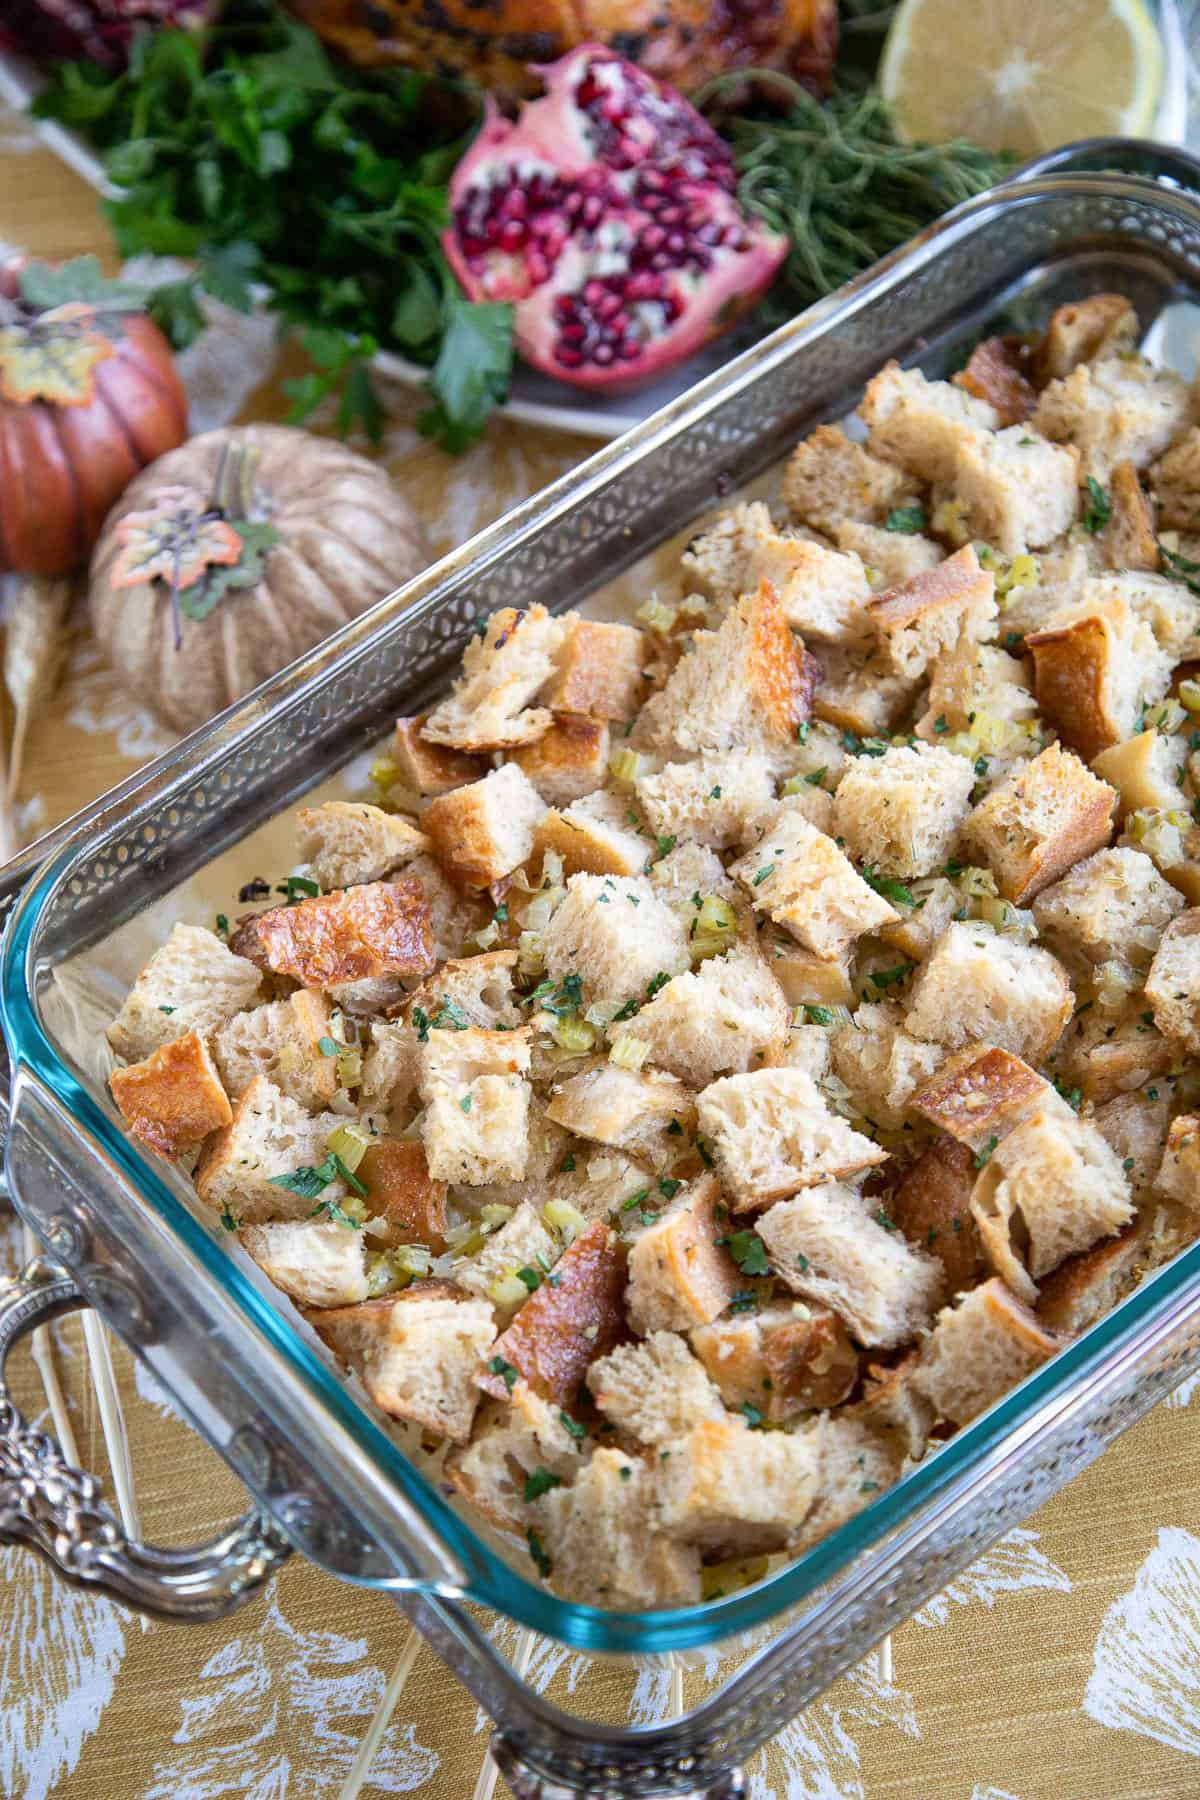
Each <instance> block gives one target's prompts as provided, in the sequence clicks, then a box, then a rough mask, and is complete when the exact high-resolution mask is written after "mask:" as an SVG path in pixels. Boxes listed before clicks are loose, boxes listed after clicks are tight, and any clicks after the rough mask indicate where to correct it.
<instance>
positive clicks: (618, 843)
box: [533, 790, 654, 875]
mask: <svg viewBox="0 0 1200 1800" xmlns="http://www.w3.org/2000/svg"><path fill="white" fill-rule="evenodd" d="M636 817H637V815H636V814H635V813H633V812H632V809H631V808H630V806H629V802H628V800H627V799H626V798H625V797H624V796H623V795H621V794H618V793H614V792H612V791H609V790H605V791H603V792H600V793H596V794H588V795H586V796H585V798H584V799H582V800H575V801H573V802H572V804H571V805H570V806H568V807H567V808H566V810H565V811H563V812H548V813H545V814H544V815H543V816H542V819H541V821H540V823H539V825H538V828H537V831H536V832H535V833H534V840H533V843H534V850H535V851H536V852H537V854H538V855H540V856H545V854H546V852H547V851H550V850H552V851H554V852H555V854H556V855H558V856H560V857H561V858H562V865H563V869H564V870H565V872H566V873H567V874H568V875H580V874H585V875H640V874H642V872H643V871H644V869H645V868H646V865H647V863H648V862H649V861H650V858H651V857H652V856H653V854H654V846H653V844H651V842H650V840H649V839H648V838H645V837H643V836H642V835H641V833H640V832H639V830H638V828H637V824H636ZM631 819H633V820H634V821H635V822H634V823H631V822H630V821H631Z"/></svg>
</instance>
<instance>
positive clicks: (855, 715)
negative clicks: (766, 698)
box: [813, 646, 919, 738]
mask: <svg viewBox="0 0 1200 1800" xmlns="http://www.w3.org/2000/svg"><path fill="white" fill-rule="evenodd" d="M818 661H819V664H820V667H821V672H822V679H821V684H820V686H819V687H818V689H817V692H816V695H815V696H814V699H813V717H814V718H817V719H819V720H821V722H822V724H824V725H826V726H832V727H833V728H834V729H835V730H836V731H837V732H839V733H841V732H850V733H852V734H853V735H854V736H855V737H864V738H865V737H879V736H881V735H885V734H886V733H887V732H889V731H891V729H892V727H893V725H895V723H896V722H897V720H898V719H899V718H900V717H901V715H902V714H904V713H906V712H907V711H908V709H909V707H910V705H911V704H912V701H913V698H914V696H915V694H916V691H917V688H918V686H919V682H918V680H917V679H915V678H914V679H910V678H909V677H908V676H906V675H888V674H886V673H885V672H884V671H883V670H882V669H881V668H880V667H879V665H878V660H877V659H874V658H872V659H870V660H867V661H864V660H863V659H862V658H861V657H860V656H859V654H858V653H857V652H854V653H848V652H846V651H844V650H840V649H836V648H833V647H830V648H828V649H827V648H825V647H824V646H822V648H821V653H820V656H819V658H818Z"/></svg>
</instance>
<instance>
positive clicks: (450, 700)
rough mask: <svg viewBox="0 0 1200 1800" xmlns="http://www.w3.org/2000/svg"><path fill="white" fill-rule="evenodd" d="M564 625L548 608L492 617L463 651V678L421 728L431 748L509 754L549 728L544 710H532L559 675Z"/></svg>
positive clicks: (507, 609) (505, 610) (509, 609)
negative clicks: (533, 701) (542, 691)
mask: <svg viewBox="0 0 1200 1800" xmlns="http://www.w3.org/2000/svg"><path fill="white" fill-rule="evenodd" d="M566 630H567V628H566V625H565V624H564V622H563V621H562V620H561V619H555V618H552V617H551V615H550V614H549V613H548V612H547V611H546V609H545V607H544V606H531V607H530V608H529V610H528V611H527V612H518V611H517V609H516V608H515V607H512V606H505V607H502V608H501V609H500V611H499V612H494V613H493V614H492V616H491V618H490V619H489V620H488V622H487V630H486V632H485V633H484V635H483V637H479V636H473V637H472V638H471V641H470V643H469V644H468V645H467V647H466V649H465V650H464V651H463V661H462V674H461V675H460V676H459V678H458V680H457V681H456V682H455V684H454V687H453V690H452V691H451V693H450V694H449V695H448V697H447V698H446V699H445V700H443V701H442V702H441V703H440V705H438V706H435V707H434V709H433V711H432V712H431V713H430V714H429V716H428V718H427V719H426V720H425V723H424V725H423V726H422V727H421V736H422V738H423V739H424V740H425V742H426V743H429V744H445V745H447V746H448V747H449V748H450V749H452V750H469V751H473V752H478V751H481V750H509V749H512V748H513V747H514V746H515V745H517V744H529V743H532V742H533V741H534V739H535V738H539V737H541V736H542V734H543V732H545V731H547V730H548V729H549V726H550V713H549V712H548V711H547V709H546V708H545V707H541V706H530V701H531V700H533V699H535V698H536V697H537V695H538V694H539V693H540V692H541V690H542V689H543V688H544V687H545V686H546V685H547V683H548V682H549V681H550V679H551V677H552V676H553V675H554V674H555V670H556V658H557V656H558V653H559V651H560V649H561V648H562V643H563V639H564V637H565V636H566Z"/></svg>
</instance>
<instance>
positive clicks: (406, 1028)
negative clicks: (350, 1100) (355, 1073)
mask: <svg viewBox="0 0 1200 1800" xmlns="http://www.w3.org/2000/svg"><path fill="white" fill-rule="evenodd" d="M370 1034H371V1035H370V1044H369V1048H368V1050H367V1053H366V1055H365V1056H364V1057H363V1065H362V1079H361V1081H360V1082H359V1087H358V1097H359V1101H360V1103H361V1104H362V1105H363V1106H367V1107H371V1108H373V1109H378V1110H379V1111H380V1112H383V1113H400V1112H402V1111H403V1110H404V1108H406V1107H407V1106H408V1104H409V1102H410V1101H411V1100H412V1099H413V1097H414V1096H415V1094H416V1091H417V1081H418V1078H419V1076H420V1072H421V1059H420V1053H419V1050H418V1047H417V1034H416V1031H415V1030H414V1029H413V1027H412V1026H411V1025H409V1024H406V1023H405V1022H404V1021H403V1020H399V1019H396V1020H388V1019H372V1021H371V1026H370Z"/></svg>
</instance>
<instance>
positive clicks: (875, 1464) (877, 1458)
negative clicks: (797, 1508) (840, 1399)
mask: <svg viewBox="0 0 1200 1800" xmlns="http://www.w3.org/2000/svg"><path fill="white" fill-rule="evenodd" d="M810 1434H811V1437H812V1441H813V1443H814V1445H815V1447H816V1451H817V1459H818V1460H817V1493H816V1498H815V1499H814V1501H813V1504H812V1508H811V1510H810V1511H809V1514H808V1517H807V1518H806V1519H805V1521H804V1523H803V1524H802V1525H801V1526H800V1527H799V1528H798V1529H797V1530H796V1531H794V1532H793V1533H792V1534H791V1536H790V1537H789V1538H788V1545H787V1547H788V1552H789V1554H790V1555H792V1556H799V1555H801V1554H802V1553H803V1552H804V1551H805V1550H809V1549H811V1548H812V1546H813V1545H814V1544H819V1543H821V1541H822V1540H823V1539H824V1538H827V1537H828V1536H829V1535H830V1533H831V1532H834V1531H836V1530H837V1529H838V1527H839V1525H844V1524H845V1523H846V1521H847V1520H848V1519H853V1518H856V1517H857V1515H858V1514H859V1513H860V1512H863V1511H864V1510H865V1509H866V1508H867V1507H868V1506H870V1504H871V1502H872V1501H873V1500H875V1499H877V1498H878V1496H879V1495H880V1494H881V1493H883V1492H884V1491H885V1490H886V1489H887V1488H889V1487H891V1486H892V1485H893V1483H894V1482H895V1481H897V1480H898V1478H899V1476H900V1473H901V1461H900V1458H899V1456H898V1455H897V1454H896V1452H895V1450H894V1448H893V1446H892V1445H891V1444H890V1443H889V1442H888V1440H887V1439H886V1438H884V1437H883V1436H882V1435H881V1434H880V1433H879V1432H877V1431H875V1430H874V1429H873V1428H872V1427H871V1426H870V1425H869V1424H865V1423H864V1422H863V1421H862V1420H861V1419H860V1418H858V1417H856V1416H854V1415H853V1413H852V1411H851V1409H850V1408H847V1407H843V1408H842V1409H841V1411H840V1412H836V1413H824V1414H822V1415H821V1417H820V1418H818V1419H816V1420H815V1421H814V1422H813V1425H812V1426H811V1428H810Z"/></svg>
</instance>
